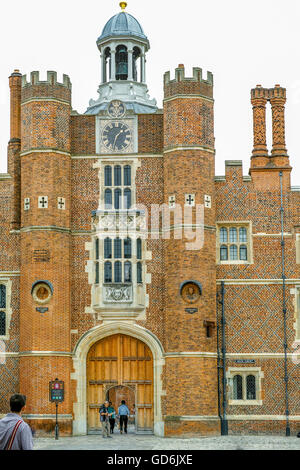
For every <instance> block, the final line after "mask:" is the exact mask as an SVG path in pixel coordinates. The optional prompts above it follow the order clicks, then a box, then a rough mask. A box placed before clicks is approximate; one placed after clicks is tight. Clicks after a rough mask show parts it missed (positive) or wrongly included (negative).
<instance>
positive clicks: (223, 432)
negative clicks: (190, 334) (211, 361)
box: [221, 281, 228, 436]
mask: <svg viewBox="0 0 300 470" xmlns="http://www.w3.org/2000/svg"><path fill="white" fill-rule="evenodd" d="M224 286H225V283H224V281H222V282H221V296H222V359H223V417H222V422H221V435H222V436H227V435H228V421H227V415H226V411H227V399H226V337H225V326H226V320H225V303H224V299H225V287H224Z"/></svg>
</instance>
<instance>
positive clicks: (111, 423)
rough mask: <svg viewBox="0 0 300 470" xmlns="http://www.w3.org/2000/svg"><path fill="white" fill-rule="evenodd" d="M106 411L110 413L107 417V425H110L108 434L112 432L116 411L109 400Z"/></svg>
mask: <svg viewBox="0 0 300 470" xmlns="http://www.w3.org/2000/svg"><path fill="white" fill-rule="evenodd" d="M108 413H109V414H110V417H109V425H110V434H113V433H114V428H115V422H116V412H115V409H114V407H113V406H112V402H111V401H110V402H109V407H108Z"/></svg>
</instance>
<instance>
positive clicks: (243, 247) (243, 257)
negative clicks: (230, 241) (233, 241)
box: [240, 245, 247, 261]
mask: <svg viewBox="0 0 300 470" xmlns="http://www.w3.org/2000/svg"><path fill="white" fill-rule="evenodd" d="M240 260H242V261H247V247H246V245H241V246H240Z"/></svg>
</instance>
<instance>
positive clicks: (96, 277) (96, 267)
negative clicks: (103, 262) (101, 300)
mask: <svg viewBox="0 0 300 470" xmlns="http://www.w3.org/2000/svg"><path fill="white" fill-rule="evenodd" d="M95 270H96V272H95V283H96V284H99V280H100V276H99V274H100V273H99V262H98V261H97V262H96V263H95Z"/></svg>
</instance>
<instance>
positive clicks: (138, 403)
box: [0, 2, 300, 436]
mask: <svg viewBox="0 0 300 470" xmlns="http://www.w3.org/2000/svg"><path fill="white" fill-rule="evenodd" d="M120 5H121V7H122V11H121V12H120V13H118V14H117V15H115V16H114V17H113V18H111V19H110V20H109V21H108V22H107V24H106V25H105V27H104V29H103V32H102V34H101V36H100V37H99V38H98V40H97V46H98V48H99V51H100V54H101V84H100V86H99V89H98V93H99V97H98V99H97V100H96V101H93V100H91V101H90V103H89V107H88V109H87V111H86V112H85V114H78V112H76V111H75V110H73V109H72V105H71V82H70V79H69V77H68V76H66V75H64V77H63V83H58V81H57V76H56V73H55V72H48V75H47V80H46V81H40V79H39V73H38V72H32V73H31V76H30V78H27V77H26V76H22V75H21V74H20V73H19V71H17V70H16V71H14V72H13V73H12V75H11V76H10V77H9V84H10V91H11V113H10V122H11V126H10V132H11V134H10V141H9V144H8V173H7V174H2V175H0V207H1V210H0V218H1V231H0V241H1V252H0V341H1V343H0V344H1V351H2V352H1V361H0V413H6V412H7V411H8V405H7V400H8V398H9V396H10V395H11V394H12V393H15V392H21V393H24V394H25V395H26V396H27V399H28V404H27V408H26V414H25V415H24V416H25V418H26V420H27V421H28V423H29V424H30V425H31V426H32V427H33V428H34V429H35V430H36V431H38V432H52V431H53V428H54V422H55V405H54V404H53V403H50V402H49V381H51V380H54V379H55V378H59V379H60V380H63V381H64V385H65V400H64V402H63V403H62V404H60V405H59V422H60V428H61V430H62V431H63V432H64V433H65V434H71V433H73V434H74V435H80V434H86V433H87V432H96V431H97V430H98V428H99V415H98V411H99V407H100V404H101V403H102V402H103V401H104V399H105V398H109V399H110V400H112V402H113V403H114V405H115V406H117V405H118V404H119V402H120V400H121V399H122V398H125V399H126V401H127V402H128V404H129V406H130V408H131V409H133V407H134V405H135V410H136V412H135V417H133V418H132V420H133V422H134V425H135V428H136V431H137V432H143V433H147V432H149V433H151V432H154V433H155V434H157V435H161V436H163V435H165V436H170V435H182V434H188V433H201V434H218V433H220V431H221V428H222V432H223V433H224V432H225V433H226V432H227V431H226V430H227V428H228V431H229V432H230V433H249V432H255V433H257V432H262V433H284V432H286V430H289V429H290V430H291V433H295V432H296V430H297V428H298V427H299V421H300V402H299V380H300V378H299V374H300V367H299V365H298V364H297V356H296V355H295V354H293V352H294V349H293V348H295V345H294V343H295V342H296V341H297V340H300V313H299V312H300V264H299V263H300V220H299V210H298V208H299V203H300V189H299V188H292V187H291V185H290V175H291V171H292V168H291V166H290V162H289V157H288V154H287V150H286V146H285V123H284V106H285V101H286V90H285V89H284V88H282V87H280V86H279V85H275V87H274V88H272V89H265V88H263V87H262V86H260V85H258V86H257V87H256V88H255V89H253V90H252V91H251V103H252V106H253V122H254V148H253V153H252V157H251V166H250V171H249V176H243V169H242V164H241V162H240V161H226V163H225V167H226V174H225V176H222V177H220V176H215V167H214V159H215V147H214V99H213V76H212V74H211V73H210V72H208V73H207V78H206V79H204V78H203V77H202V70H201V69H200V68H194V69H193V76H192V77H190V78H187V77H186V76H185V70H184V66H183V65H179V67H178V68H177V69H176V70H175V78H174V79H171V77H170V73H169V72H168V73H166V74H165V76H164V102H163V109H158V108H157V106H156V101H155V100H152V99H150V97H149V95H148V90H147V85H146V55H147V52H148V50H149V47H150V45H149V41H148V38H147V36H146V35H145V33H144V31H143V29H142V27H141V26H140V24H139V22H138V21H137V20H136V19H135V18H134V17H133V16H131V15H129V14H128V13H127V12H125V11H124V9H125V6H126V2H121V4H120ZM269 105H271V107H272V119H273V147H272V150H271V152H269V151H268V149H267V145H266V106H269ZM282 242H284V243H282ZM285 345H286V346H285ZM298 362H299V361H298ZM132 413H133V411H132ZM287 432H289V431H287Z"/></svg>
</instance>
